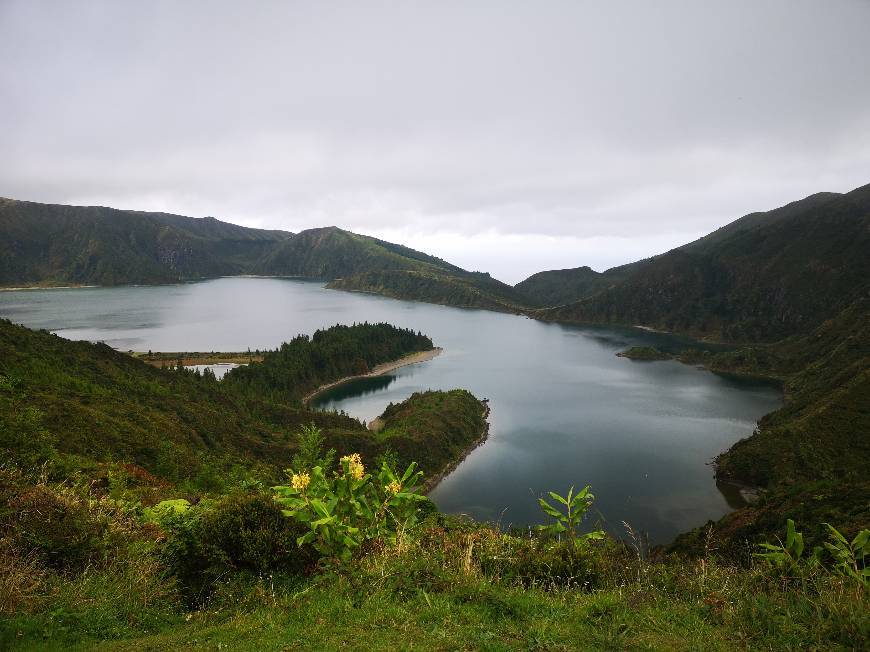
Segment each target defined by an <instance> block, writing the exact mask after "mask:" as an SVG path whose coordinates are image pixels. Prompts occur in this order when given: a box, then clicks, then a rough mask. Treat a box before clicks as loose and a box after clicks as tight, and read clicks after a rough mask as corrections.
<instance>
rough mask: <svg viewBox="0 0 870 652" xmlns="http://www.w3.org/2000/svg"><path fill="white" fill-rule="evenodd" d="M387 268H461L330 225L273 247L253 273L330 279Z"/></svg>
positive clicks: (457, 270) (456, 269)
mask: <svg viewBox="0 0 870 652" xmlns="http://www.w3.org/2000/svg"><path fill="white" fill-rule="evenodd" d="M388 269H389V270H392V269H402V270H405V269H421V270H423V269H430V270H443V271H446V272H449V273H452V272H459V271H462V270H460V269H459V268H458V267H455V266H453V265H450V264H449V263H446V262H444V261H443V260H441V259H439V258H435V257H433V256H427V255H426V254H424V253H421V252H419V251H414V250H413V249H409V248H407V247H402V246H400V245H394V244H392V243H388V242H384V241H382V240H377V239H376V238H370V237H368V236H363V235H357V234H356V233H350V232H349V231H344V230H342V229H339V228H337V227H334V226H329V227H325V228H319V229H308V230H307V231H302V232H300V233H298V234H297V235H295V236H293V237H292V238H288V239H287V240H285V241H283V242H281V243H280V244H278V245H276V246H274V247H272V249H271V250H270V251H269V252H268V253H267V254H266V255H265V256H263V258H262V259H261V260H260V261H259V262H258V263H257V264H256V265H255V266H254V267H253V272H254V273H256V274H266V275H272V276H305V277H309V278H320V279H324V280H332V279H336V278H341V277H344V276H351V275H353V274H359V273H363V272H371V271H381V270H388Z"/></svg>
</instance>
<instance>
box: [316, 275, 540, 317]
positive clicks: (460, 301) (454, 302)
mask: <svg viewBox="0 0 870 652" xmlns="http://www.w3.org/2000/svg"><path fill="white" fill-rule="evenodd" d="M327 287H329V288H331V289H333V290H347V291H350V292H371V293H373V294H382V295H384V296H387V297H392V298H394V299H406V300H409V301H426V302H427V303H439V304H442V305H447V306H457V307H459V308H480V309H484V310H495V311H498V312H520V311H521V310H522V308H523V306H524V305H525V300H524V298H523V297H521V296H520V295H519V294H518V293H516V292H515V291H513V289H512V288H511V287H510V286H509V285H505V284H503V283H501V282H499V281H496V280H495V279H493V278H491V277H489V275H485V274H469V273H467V272H466V273H464V274H462V275H457V274H445V273H443V272H440V271H431V270H426V271H419V270H386V271H378V272H364V273H361V274H355V275H353V276H350V277H348V278H341V279H338V280H335V281H332V282H331V283H330V284H329V285H328V286H327Z"/></svg>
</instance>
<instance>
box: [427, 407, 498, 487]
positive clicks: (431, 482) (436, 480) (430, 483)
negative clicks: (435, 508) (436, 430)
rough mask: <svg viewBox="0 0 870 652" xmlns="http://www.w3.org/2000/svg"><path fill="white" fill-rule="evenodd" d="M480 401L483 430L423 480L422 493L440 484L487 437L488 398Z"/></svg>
mask: <svg viewBox="0 0 870 652" xmlns="http://www.w3.org/2000/svg"><path fill="white" fill-rule="evenodd" d="M480 402H481V403H483V406H484V409H483V421H484V426H483V431H482V432H481V433H480V437H478V438H477V439H475V440H474V441H473V442H471V443H470V444H469V445H468V446H467V447H466V448H465V450H464V451H462V454H461V455H459V456H457V457H456V458H455V459H454V460H453V461H452V462H450V463H448V464H447V466H445V467H444V468H443V469H441V471H439V472H438V473H436V474H435V475H433V476H432V477H430V478H426V480H424V482H423V485H422V487H421V491H422V492H423V493H424V494H426V495H428V494H429V493H431V492H432V491H434V490H435V487H437V486H438V485H439V484H441V481H442V480H443V479H444V478H446V477H447V476H448V475H450V474H451V473H453V472H454V471H455V470H456V467H458V466H459V465H460V464H462V462H464V461H465V458H466V457H468V456H469V455H471V453H472V452H474V451H475V450H476V449H477V448H478V447H480V446H482V445H483V443H484V442H485V441H486V440H487V439H488V438H489V399H487V398H485V399H482V400H481V401H480Z"/></svg>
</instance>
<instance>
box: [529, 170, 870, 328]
mask: <svg viewBox="0 0 870 652" xmlns="http://www.w3.org/2000/svg"><path fill="white" fill-rule="evenodd" d="M868 252H870V186H865V187H862V188H858V189H857V190H853V191H852V192H850V193H847V194H845V195H838V194H833V193H822V194H818V195H813V196H811V197H808V198H806V199H804V200H801V201H798V202H794V203H792V204H789V205H788V206H784V207H782V208H779V209H776V210H773V211H769V212H766V213H753V214H751V215H747V216H745V217H743V218H741V219H739V220H737V221H735V222H733V223H731V224H729V225H727V226H725V227H723V228H722V229H719V230H718V231H715V232H714V233H711V234H710V235H708V236H706V237H704V238H701V239H700V240H697V241H695V242H693V243H690V244H687V245H685V246H683V247H678V248H677V249H674V250H672V251H669V252H667V253H665V254H662V255H660V256H656V257H654V258H650V259H648V260H645V261H641V262H639V263H634V264H632V265H630V266H628V267H627V268H621V269H622V270H623V271H624V272H627V276H626V278H625V280H623V281H622V282H620V283H617V284H615V285H613V286H612V287H606V288H604V289H603V290H600V291H598V292H597V293H595V294H591V295H590V296H587V297H585V298H583V299H581V300H578V301H576V302H574V303H571V304H569V305H564V306H558V307H553V308H549V309H544V310H538V311H535V312H534V313H533V316H535V317H537V318H539V319H543V320H547V321H559V322H578V323H580V322H588V323H613V324H630V325H634V324H639V325H645V326H650V327H653V328H658V329H663V330H668V331H678V332H683V333H690V334H693V335H697V336H702V337H711V338H715V339H722V340H728V341H736V342H741V341H743V342H752V341H756V342H757V341H774V340H777V339H781V338H783V337H787V336H789V335H792V334H795V333H806V332H809V331H810V330H811V329H812V328H814V327H816V326H818V325H819V324H820V323H822V322H823V321H824V320H825V319H828V318H830V317H831V316H833V315H835V314H837V313H838V312H839V311H840V310H842V309H844V308H845V307H846V306H848V305H849V304H850V303H851V302H853V301H854V300H855V299H857V298H858V297H860V296H863V295H864V294H865V293H866V292H867V291H868V289H870V255H868ZM613 271H614V270H611V271H608V272H606V273H605V274H604V276H608V275H609V274H611V272H613ZM550 274H553V273H550ZM584 275H585V276H586V277H589V278H593V279H594V278H595V277H591V276H590V275H589V274H579V275H578V277H582V276H584ZM533 278H534V277H533ZM531 282H532V279H528V281H524V283H528V284H530V285H531ZM536 282H538V283H540V278H539V279H538V280H537V281H536ZM520 285H523V284H520ZM527 287H528V286H527Z"/></svg>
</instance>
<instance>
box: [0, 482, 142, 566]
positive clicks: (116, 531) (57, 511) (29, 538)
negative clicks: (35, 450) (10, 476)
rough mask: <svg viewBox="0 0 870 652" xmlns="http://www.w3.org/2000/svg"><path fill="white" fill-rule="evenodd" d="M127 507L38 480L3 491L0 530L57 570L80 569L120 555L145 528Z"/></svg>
mask: <svg viewBox="0 0 870 652" xmlns="http://www.w3.org/2000/svg"><path fill="white" fill-rule="evenodd" d="M138 530H139V528H138V526H137V525H136V523H135V521H134V519H133V518H132V515H131V514H129V513H127V510H126V509H125V507H124V506H123V505H121V504H118V503H116V502H114V501H112V500H109V499H98V498H92V497H90V496H89V495H88V494H87V493H86V491H85V490H83V489H81V490H80V489H77V488H70V487H65V486H62V485H58V486H52V485H48V484H43V483H40V484H37V485H34V486H30V487H22V488H13V487H6V488H5V489H3V490H2V492H0V533H2V536H3V537H4V538H5V539H7V540H8V541H9V542H11V544H12V545H14V546H15V547H16V548H18V549H20V550H22V551H25V552H26V553H27V554H28V555H32V556H34V557H35V558H36V559H38V560H39V562H40V564H42V565H44V566H46V567H48V568H52V569H55V570H64V571H73V572H75V571H79V570H82V569H83V568H85V567H86V566H88V565H92V564H98V563H102V562H104V561H106V560H107V559H109V558H115V557H117V556H118V554H119V553H120V551H121V550H122V549H124V548H125V547H127V546H128V545H129V543H130V541H131V540H135V539H138V538H140V535H141V534H142V533H141V532H139V531H138Z"/></svg>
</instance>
